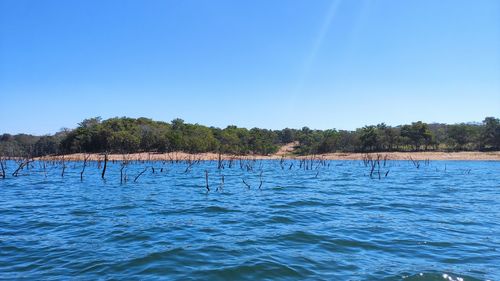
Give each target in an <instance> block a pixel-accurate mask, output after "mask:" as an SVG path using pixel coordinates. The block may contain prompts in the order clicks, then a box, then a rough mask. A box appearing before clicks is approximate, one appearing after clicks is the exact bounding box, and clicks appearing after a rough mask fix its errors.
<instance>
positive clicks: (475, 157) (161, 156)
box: [38, 151, 500, 161]
mask: <svg viewBox="0 0 500 281" xmlns="http://www.w3.org/2000/svg"><path fill="white" fill-rule="evenodd" d="M378 155H380V157H381V158H386V159H389V160H408V159H410V158H411V159H414V160H472V161H480V160H488V161H500V151H493V152H479V151H463V152H428V151H427V152H379V153H368V154H367V153H327V154H319V155H308V156H295V155H293V154H284V153H279V154H273V155H245V156H238V155H228V154H223V155H221V158H222V159H224V160H229V159H239V158H244V159H281V158H283V157H284V158H287V159H302V158H311V157H313V158H320V159H325V160H363V159H364V158H366V157H371V158H377V156H378ZM85 158H87V160H89V161H99V160H101V161H102V160H104V154H98V153H93V154H84V153H75V154H67V155H60V156H46V157H40V158H38V159H40V160H63V159H64V160H66V161H83V160H84V159H85ZM108 159H109V160H111V161H113V160H114V161H123V160H128V161H171V160H174V161H177V160H218V159H219V155H218V154H216V153H198V154H190V153H185V152H170V153H147V152H143V153H131V154H109V155H108Z"/></svg>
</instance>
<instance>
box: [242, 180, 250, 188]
mask: <svg viewBox="0 0 500 281" xmlns="http://www.w3.org/2000/svg"><path fill="white" fill-rule="evenodd" d="M243 183H244V184H245V185H246V186H247V187H248V189H250V185H249V184H248V183H247V182H246V181H245V179H243Z"/></svg>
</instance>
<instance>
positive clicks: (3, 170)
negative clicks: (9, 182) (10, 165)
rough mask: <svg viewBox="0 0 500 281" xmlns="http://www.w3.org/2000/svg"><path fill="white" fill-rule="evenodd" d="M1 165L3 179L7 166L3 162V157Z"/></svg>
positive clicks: (0, 159) (0, 160)
mask: <svg viewBox="0 0 500 281" xmlns="http://www.w3.org/2000/svg"><path fill="white" fill-rule="evenodd" d="M0 167H1V168H2V175H1V176H2V179H5V166H4V164H3V159H2V158H0Z"/></svg>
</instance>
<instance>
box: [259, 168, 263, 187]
mask: <svg viewBox="0 0 500 281" xmlns="http://www.w3.org/2000/svg"><path fill="white" fill-rule="evenodd" d="M259 179H260V184H259V189H260V188H261V187H262V183H263V181H262V171H260V174H259Z"/></svg>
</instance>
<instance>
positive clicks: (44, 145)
mask: <svg viewBox="0 0 500 281" xmlns="http://www.w3.org/2000/svg"><path fill="white" fill-rule="evenodd" d="M291 142H298V143H299V145H298V149H297V150H296V152H297V153H299V154H316V153H330V152H378V151H418V150H434V151H436V150H441V151H446V150H453V151H462V150H499V149H500V120H499V119H498V118H494V117H487V118H485V119H484V121H483V122H482V123H461V124H452V125H446V124H439V123H433V124H426V123H423V122H421V121H418V122H414V123H412V124H409V125H402V126H396V127H391V126H388V125H386V124H384V123H381V124H378V125H376V126H365V127H363V128H360V129H357V130H355V131H346V130H339V131H337V130H334V129H330V130H313V129H310V128H308V127H303V128H302V129H300V130H298V129H290V128H285V129H283V130H274V131H273V130H267V129H259V128H252V129H250V130H248V129H246V128H239V127H237V126H227V127H226V128H224V129H220V128H215V127H207V126H203V125H200V124H189V123H186V122H184V120H182V119H174V120H172V121H171V122H170V123H168V122H159V121H153V120H151V119H148V118H137V119H135V118H127V117H115V118H110V119H107V120H102V119H101V118H100V117H95V118H89V119H85V120H83V121H82V122H81V123H79V124H78V127H77V128H76V129H74V130H68V129H64V130H62V131H61V132H58V133H56V134H54V135H46V136H33V135H27V134H18V135H10V134H3V135H0V156H17V157H29V156H42V155H51V154H61V153H77V152H95V153H103V152H110V153H133V152H168V151H185V152H190V153H201V152H215V153H231V154H238V155H244V154H261V155H267V154H272V153H274V152H276V151H277V150H278V148H279V146H281V145H283V144H287V143H291Z"/></svg>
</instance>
